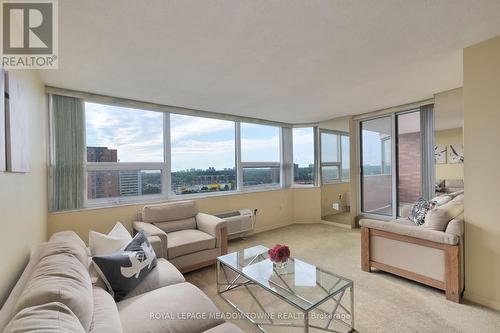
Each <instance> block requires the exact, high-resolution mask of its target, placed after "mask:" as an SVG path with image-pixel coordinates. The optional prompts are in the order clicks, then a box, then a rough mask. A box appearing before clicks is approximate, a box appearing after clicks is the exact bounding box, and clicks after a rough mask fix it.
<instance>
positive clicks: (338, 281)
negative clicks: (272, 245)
mask: <svg viewBox="0 0 500 333" xmlns="http://www.w3.org/2000/svg"><path fill="white" fill-rule="evenodd" d="M267 251H268V248H267V247H265V246H262V245H258V246H254V247H251V248H248V249H243V250H240V251H238V252H233V253H228V254H226V255H223V256H220V257H218V258H217V260H218V261H219V262H220V263H222V264H223V265H225V266H228V267H229V268H230V269H231V270H233V271H234V272H236V273H237V274H241V275H242V276H243V277H245V278H247V279H248V280H250V281H252V282H254V283H256V284H258V285H259V286H260V287H262V288H264V289H267V290H268V291H270V292H272V293H273V294H275V295H276V296H279V297H281V298H283V299H285V300H286V301H287V302H288V303H291V304H292V305H295V306H297V307H299V308H301V309H302V310H305V311H307V310H309V309H312V308H315V307H316V306H318V305H319V304H321V303H323V302H324V301H326V300H327V299H329V298H330V297H332V296H335V295H337V294H340V293H342V294H343V293H344V292H345V291H346V289H347V288H348V287H350V286H352V281H351V280H349V279H346V278H344V277H342V276H340V275H337V274H333V273H330V272H328V271H325V270H323V269H321V268H318V267H316V266H314V265H312V264H309V263H307V262H305V261H302V260H299V259H294V258H290V259H288V263H287V265H286V267H285V268H283V269H280V268H275V267H274V266H273V262H272V261H271V260H270V259H269V255H268V254H267Z"/></svg>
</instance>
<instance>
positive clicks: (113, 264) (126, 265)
mask: <svg viewBox="0 0 500 333" xmlns="http://www.w3.org/2000/svg"><path fill="white" fill-rule="evenodd" d="M92 261H93V263H94V266H95V268H96V270H97V272H98V273H99V275H100V276H101V278H102V279H103V280H104V283H105V284H106V286H107V287H108V291H109V292H110V293H111V294H112V296H113V297H114V298H115V300H116V301H117V302H118V301H120V300H122V299H123V298H124V297H125V296H126V295H127V294H128V293H129V292H130V291H131V290H132V289H134V288H135V287H136V286H137V285H138V284H139V283H140V282H141V281H142V280H143V279H144V278H145V277H146V276H147V275H148V274H149V272H151V270H152V269H153V268H155V267H156V263H157V262H156V254H155V252H154V250H153V247H152V246H151V244H150V243H149V241H148V239H147V237H146V235H144V232H143V231H142V230H141V231H139V233H138V234H137V235H136V236H135V237H134V239H132V241H131V242H130V243H129V244H128V245H127V246H126V247H125V249H123V250H121V251H117V252H114V253H111V254H106V255H98V256H94V257H92Z"/></svg>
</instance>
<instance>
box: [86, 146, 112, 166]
mask: <svg viewBox="0 0 500 333" xmlns="http://www.w3.org/2000/svg"><path fill="white" fill-rule="evenodd" d="M87 162H118V151H117V150H116V149H109V148H108V147H87Z"/></svg>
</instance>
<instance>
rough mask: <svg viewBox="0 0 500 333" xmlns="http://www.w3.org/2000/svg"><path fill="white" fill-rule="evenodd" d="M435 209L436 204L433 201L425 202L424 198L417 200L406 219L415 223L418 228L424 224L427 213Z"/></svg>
mask: <svg viewBox="0 0 500 333" xmlns="http://www.w3.org/2000/svg"><path fill="white" fill-rule="evenodd" d="M434 207H436V202H435V201H429V200H425V199H424V198H419V199H418V200H417V201H416V202H415V203H414V204H413V207H412V209H411V212H410V215H409V216H408V219H410V221H412V222H413V223H415V224H416V225H418V226H420V225H422V224H424V222H425V216H426V215H427V212H428V211H430V210H431V209H433V208H434Z"/></svg>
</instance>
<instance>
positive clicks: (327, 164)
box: [319, 128, 351, 185]
mask: <svg viewBox="0 0 500 333" xmlns="http://www.w3.org/2000/svg"><path fill="white" fill-rule="evenodd" d="M323 133H325V134H330V135H336V136H337V162H323V154H322V147H323V139H322V136H323ZM343 136H346V137H348V138H349V145H350V142H351V141H350V140H351V138H350V135H349V133H348V132H343V131H335V130H329V129H324V128H321V129H320V130H319V155H320V156H319V160H320V163H319V164H320V166H319V172H320V178H321V184H322V185H323V184H324V185H330V184H339V183H348V182H350V181H351V179H350V177H349V178H344V177H343V172H342V164H343V163H342V162H343V161H342V160H343V158H342V137H343ZM349 158H350V156H349ZM323 167H337V168H338V177H337V178H336V179H334V180H333V181H326V180H325V177H323ZM349 169H350V168H349ZM349 173H350V170H349Z"/></svg>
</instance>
